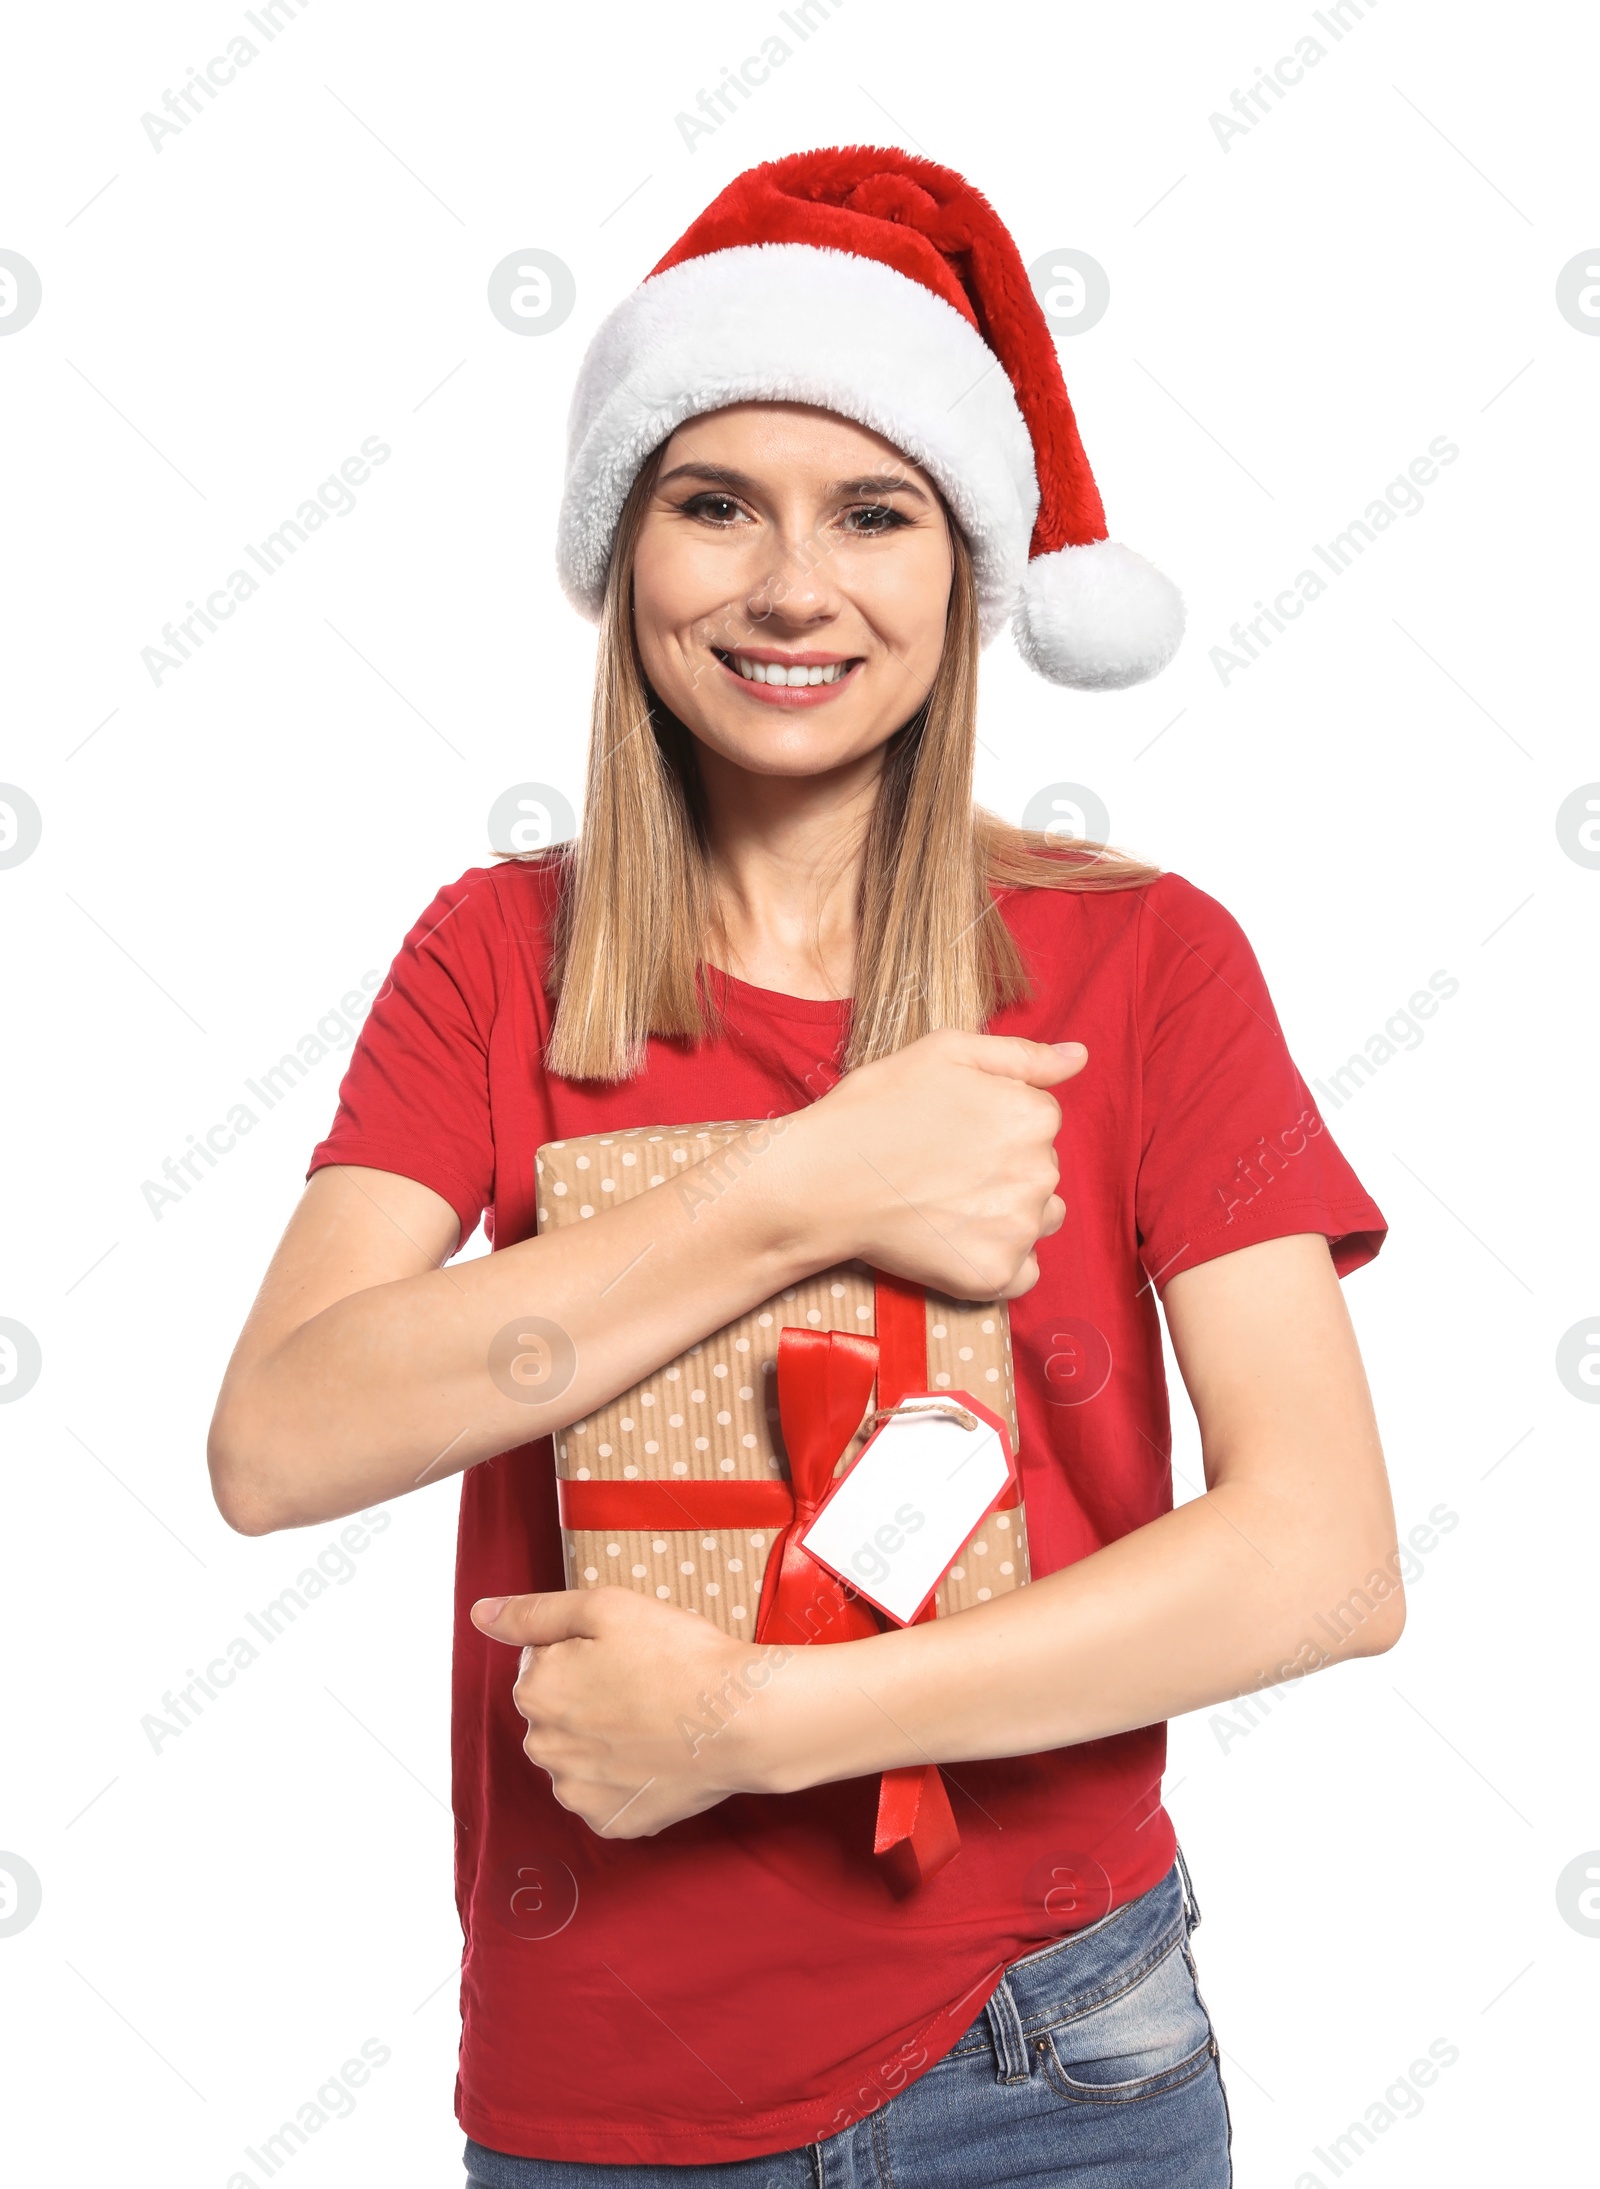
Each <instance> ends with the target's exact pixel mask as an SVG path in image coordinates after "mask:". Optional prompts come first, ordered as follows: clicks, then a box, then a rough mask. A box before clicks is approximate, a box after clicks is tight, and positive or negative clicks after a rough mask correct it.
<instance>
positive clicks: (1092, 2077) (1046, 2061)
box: [1035, 1939, 1216, 2105]
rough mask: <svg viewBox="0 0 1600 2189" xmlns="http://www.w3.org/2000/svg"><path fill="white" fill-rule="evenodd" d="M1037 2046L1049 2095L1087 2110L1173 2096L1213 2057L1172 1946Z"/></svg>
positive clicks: (1206, 2024) (1206, 2027)
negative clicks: (1135, 1979) (1143, 1971)
mask: <svg viewBox="0 0 1600 2189" xmlns="http://www.w3.org/2000/svg"><path fill="white" fill-rule="evenodd" d="M1035 2041H1036V2044H1037V2046H1038V2048H1039V2052H1040V2057H1041V2062H1042V2065H1043V2067H1044V2072H1045V2075H1046V2078H1047V2079H1048V2081H1049V2083H1050V2085H1051V2087H1052V2088H1053V2089H1054V2090H1055V2091H1056V2092H1057V2093H1058V2095H1059V2096H1061V2097H1063V2098H1072V2099H1075V2100H1077V2101H1078V2102H1079V2103H1082V2104H1090V2105H1127V2104H1131V2103H1133V2102H1134V2101H1136V2100H1138V2099H1142V2098H1152V2097H1156V2096H1158V2095H1159V2094H1160V2093H1161V2092H1162V2091H1164V2090H1176V2089H1178V2088H1180V2087H1181V2085H1183V2084H1184V2083H1187V2082H1190V2081H1192V2080H1193V2079H1194V2077H1195V2076H1196V2075H1199V2074H1201V2073H1202V2072H1203V2071H1204V2070H1205V2069H1206V2068H1207V2067H1208V2066H1209V2065H1210V2064H1211V2062H1212V2060H1213V2059H1214V2058H1215V2056H1216V2040H1215V2038H1214V2037H1213V2035H1212V2032H1211V2021H1210V2017H1209V2016H1208V2015H1207V2013H1206V2010H1205V2008H1204V2006H1203V2005H1202V2004H1201V2001H1200V1994H1199V1992H1198V1991H1197V1990H1196V1988H1195V1981H1194V1972H1193V1970H1192V1969H1191V1967H1190V1964H1189V1958H1188V1956H1187V1954H1186V1953H1185V1952H1184V1951H1183V1948H1182V1946H1181V1944H1180V1943H1179V1942H1178V1941H1177V1940H1176V1939H1175V1940H1174V1941H1173V1944H1172V1946H1171V1948H1170V1950H1169V1951H1168V1952H1167V1953H1166V1954H1164V1955H1163V1957H1162V1958H1161V1960H1159V1961H1158V1962H1157V1963H1156V1965H1155V1967H1154V1968H1153V1969H1151V1970H1150V1971H1149V1972H1148V1974H1146V1975H1144V1976H1142V1977H1141V1978H1140V1979H1139V1980H1138V1982H1137V1983H1135V1984H1132V1985H1130V1986H1129V1987H1128V1989H1127V1990H1126V1991H1122V1992H1119V1993H1118V1994H1117V1996H1116V1997H1115V1998H1114V1999H1108V2000H1106V2001H1105V2002H1104V2004H1102V2005H1099V2006H1095V2007H1092V2008H1090V2009H1089V2010H1088V2011H1087V2012H1086V2013H1083V2014H1079V2015H1075V2016H1073V2017H1071V2018H1070V2019H1068V2020H1066V2021H1063V2022H1060V2023H1057V2024H1056V2026H1055V2027H1054V2028H1051V2029H1048V2030H1046V2031H1044V2032H1043V2033H1042V2034H1041V2035H1040V2036H1039V2037H1038V2038H1037V2039H1036V2040H1035Z"/></svg>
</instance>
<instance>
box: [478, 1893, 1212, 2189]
mask: <svg viewBox="0 0 1600 2189" xmlns="http://www.w3.org/2000/svg"><path fill="white" fill-rule="evenodd" d="M1199 1920H1200V1913H1199V1910H1198V1908H1197V1907H1196V1906H1195V1904H1194V1895H1193V1892H1192V1890H1191V1889H1190V1888H1189V1885H1188V1882H1187V1872H1186V1871H1184V1870H1183V1866H1182V1857H1181V1856H1180V1857H1179V1859H1178V1862H1177V1863H1176V1864H1175V1865H1174V1866H1173V1868H1172V1869H1171V1870H1169V1871H1168V1873H1167V1875H1166V1876H1165V1877H1164V1878H1163V1879H1162V1880H1161V1883H1160V1884H1159V1885H1156V1886H1153V1887H1152V1888H1151V1890H1150V1891H1149V1892H1147V1893H1143V1894H1141V1895H1140V1897H1139V1898H1138V1899H1137V1900H1130V1901H1128V1902H1127V1903H1126V1904H1125V1905H1124V1906H1123V1907H1120V1908H1116V1909H1114V1910H1113V1911H1112V1913H1111V1914H1110V1915H1108V1916H1106V1917H1105V1918H1104V1920H1103V1921H1101V1922H1099V1923H1096V1924H1095V1925H1093V1926H1092V1928H1090V1929H1089V1930H1085V1931H1077V1932H1075V1933H1073V1935H1072V1936H1070V1937H1068V1938H1064V1939H1062V1940H1061V1941H1060V1943H1059V1944H1057V1945H1054V1946H1044V1947H1041V1948H1040V1950H1039V1951H1038V1952H1036V1953H1031V1954H1028V1955H1027V1956H1026V1957H1025V1958H1024V1959H1023V1960H1021V1961H1014V1962H1012V1964H1011V1966H1010V1967H1009V1968H1008V1969H1007V1971H1006V1973H1005V1976H1004V1977H1003V1978H1002V1980H1001V1982H1000V1985H999V1987H998V1988H997V1990H996V1991H995V1993H994V1995H993V1996H992V1998H991V1999H990V2001H989V2004H988V2005H987V2006H986V2007H985V2008H984V2009H983V2011H982V2012H981V2013H980V2014H979V2016H978V2018H977V2020H976V2021H975V2022H974V2023H973V2024H972V2026H971V2028H970V2029H969V2030H967V2032H966V2033H965V2035H964V2036H962V2037H961V2038H960V2039H959V2040H958V2041H957V2043H956V2044H955V2045H954V2047H953V2048H952V2049H951V2050H950V2051H949V2052H948V2053H946V2055H945V2057H944V2058H943V2059H942V2060H941V2061H940V2062H939V2063H938V2065H937V2066H936V2067H931V2068H929V2069H928V2071H927V2073H926V2074H925V2075H923V2076H921V2077H920V2078H919V2079H918V2080H917V2081H916V2082H914V2083H912V2084H911V2085H910V2086H909V2087H908V2088H907V2089H905V2090H903V2091H901V2092H900V2094H899V2095H898V2096H897V2097H894V2098H891V2099H889V2101H888V2102H887V2103H886V2104H885V2105H882V2106H880V2107H879V2108H878V2110H877V2111H876V2112H875V2113H869V2114H868V2115H867V2116H866V2118H865V2119H863V2120H860V2121H858V2122H856V2123H855V2125H854V2126H853V2127H850V2128H846V2129H843V2130H841V2131H840V2133H839V2134H838V2135H836V2136H830V2137H829V2138H828V2139H827V2140H826V2142H824V2143H814V2144H808V2145H806V2146H805V2147H804V2148H802V2149H801V2150H798V2151H776V2152H773V2153H772V2154H771V2155H770V2156H769V2157H764V2158H755V2159H735V2160H733V2161H731V2162H727V2163H721V2164H717V2165H704V2166H676V2165H674V2166H665V2165H646V2166H591V2165H587V2164H581V2163H578V2162H576V2161H568V2160H565V2159H519V2158H509V2157H506V2156H505V2155H503V2154H502V2153H500V2152H496V2151H487V2150H485V2149H484V2147H483V2146H482V2145H481V2144H477V2143H472V2142H470V2141H469V2142H468V2144H467V2151H466V2160H467V2170H468V2182H467V2189H908V2185H914V2189H973V2185H974V2184H975V2183H982V2184H984V2185H985V2189H1022V2185H1024V2184H1034V2183H1053V2182H1063V2183H1070V2182H1075V2181H1077V2180H1078V2179H1079V2178H1080V2176H1081V2177H1083V2178H1084V2179H1085V2180H1089V2179H1092V2180H1093V2181H1095V2182H1097V2183H1104V2184H1106V2185H1107V2189H1110V2185H1112V2184H1115V2189H1227V2184H1228V2183H1229V2182H1231V2181H1232V2179H1233V2172H1232V2166H1231V2162H1230V2158H1229V2127H1228V2106H1227V2099H1226V2098H1225V2096H1224V2095H1223V2089H1222V2077H1221V2074H1220V2072H1219V2070H1218V2061H1217V2042H1216V2039H1215V2037H1214V2036H1213V2035H1212V2031H1211V2021H1210V2017H1209V2016H1208V2015H1207V2013H1206V2009H1205V2006H1204V2004H1203V2002H1202V2000H1201V1998H1200V1993H1199V1990H1198V1988H1197V1987H1196V1983H1195V1972H1194V1958H1193V1955H1192V1953H1191V1951H1190V1945H1189V1936H1190V1933H1191V1932H1192V1931H1193V1929H1194V1927H1195V1925H1196V1923H1198V1921H1199Z"/></svg>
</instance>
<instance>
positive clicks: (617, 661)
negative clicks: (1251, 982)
mask: <svg viewBox="0 0 1600 2189" xmlns="http://www.w3.org/2000/svg"><path fill="white" fill-rule="evenodd" d="M664 446H665V444H663V447H664ZM661 454H662V450H661V449H658V450H657V451H656V452H655V454H654V455H653V456H651V457H650V458H649V459H648V460H647V461H646V463H645V464H644V466H643V468H642V469H641V471H640V473H639V476H638V477H637V478H636V479H635V481H634V484H633V488H632V491H631V492H630V494H629V496H628V499H627V502H626V504H625V505H624V508H623V511H622V515H621V518H620V520H619V522H618V526H617V536H616V541H615V544H614V546H613V549H612V554H611V562H610V567H609V569H608V571H607V574H606V590H605V599H604V603H603V605H602V608H601V615H600V639H599V649H598V658H597V662H596V668H595V687H594V708H593V715H592V719H591V726H590V739H589V759H588V772H587V785H586V789H585V795H584V816H583V828H582V833H581V835H580V836H579V838H578V841H577V843H576V844H567V845H562V846H560V847H558V848H557V849H556V850H555V851H553V852H551V851H546V852H541V853H537V854H534V855H533V856H534V857H535V858H536V859H539V860H541V861H545V862H551V861H553V862H555V863H557V864H558V866H559V868H560V874H559V884H560V900H559V910H558V913H557V919H556V932H555V942H554V949H553V951H552V954H551V960H550V968H549V973H548V976H547V980H548V986H549V990H550V993H551V995H552V996H553V997H555V998H556V1013H555V1023H554V1026H553V1028H552V1030H551V1036H550V1042H549V1046H548V1049H547V1051H546V1055H545V1063H546V1066H547V1068H548V1069H549V1070H550V1071H552V1072H554V1073H556V1074H557V1075H558V1076H560V1077H561V1078H564V1079H598V1080H619V1079H628V1078H631V1077H632V1076H633V1075H634V1074H635V1073H636V1072H639V1071H641V1070H642V1069H643V1067H644V1061H645V1044H646V1041H647V1040H648V1038H649V1037H650V1036H651V1035H655V1036H657V1037H661V1038H677V1039H681V1040H687V1041H691V1042H694V1041H700V1040H702V1039H704V1038H705V1037H706V1035H707V1034H708V1033H709V1032H711V1031H712V1028H713V1025H714V1022H715V1019H716V1015H717V1014H716V1006H715V1001H714V997H713V995H712V994H711V992H710V987H711V985H713V984H708V983H707V981H706V978H705V949H706V945H707V942H708V941H710V940H711V939H713V938H714V937H715V936H716V935H717V933H718V916H717V904H716V893H715V887H714V881H713V871H712V858H711V849H710V844H709V841H708V837H707V830H706V817H705V808H704V804H703V801H702V799H701V796H700V789H699V777H698V770H697V767H696V763H695V755H694V740H693V738H692V736H691V735H690V733H689V732H688V731H687V730H686V729H685V728H684V726H683V724H682V723H680V722H679V721H677V720H676V718H675V717H674V716H672V715H671V714H670V713H669V712H668V711H667V709H666V708H665V707H664V706H663V705H662V704H661V702H660V701H659V700H658V699H657V698H656V697H655V695H654V693H653V692H652V691H651V690H650V687H649V685H648V683H647V682H646V679H645V673H644V667H643V664H642V662H641V660H640V657H639V647H638V639H637V635H636V633H635V629H634V620H633V560H634V549H635V545H636V543H637V540H638V536H639V528H640V524H641V522H642V519H643V516H644V511H645V508H646V505H647V503H648V501H649V498H650V495H651V493H652V491H653V489H654V485H655V478H656V473H657V471H658V470H659V468H660V461H661ZM946 516H947V519H948V518H949V513H948V511H947V512H946ZM949 523H950V537H951V546H952V551H953V556H954V573H953V578H952V583H951V588H950V606H949V611H948V615H947V620H946V626H945V643H944V651H943V654H942V656H941V658H940V661H939V667H938V669H937V671H936V673H935V676H934V680H933V685H932V688H931V689H930V691H929V693H928V696H927V699H926V700H925V701H924V702H923V705H922V706H921V707H920V708H919V709H918V711H917V713H916V714H915V715H914V716H913V717H912V719H911V720H910V721H909V722H907V723H906V724H904V725H903V727H902V728H901V729H899V730H898V731H896V733H895V734H894V736H893V737H891V738H890V739H889V741H888V745H887V747H886V750H885V758H884V767H883V774H882V777H881V780H880V782H879V787H878V793H877V797H876V801H875V803H874V806H873V810H872V814H871V817H870V819H869V821H868V823H867V828H866V834H865V840H864V843H863V845H862V859H861V880H860V885H859V892H858V898H857V943H856V974H855V997H854V1002H853V1007H852V1010H851V1014H850V1031H849V1037H848V1041H847V1043H846V1046H845V1051H844V1054H843V1057H842V1058H841V1059H840V1068H841V1069H842V1070H846V1071H848V1070H850V1069H851V1068H852V1067H854V1066H856V1065H860V1064H867V1063H870V1062H871V1061H872V1060H873V1059H874V1058H876V1057H881V1056H887V1055H889V1054H890V1053H891V1052H892V1051H893V1050H896V1049H902V1048H904V1047H905V1046H906V1044H907V1043H908V1042H912V1041H915V1040H917V1039H918V1038H919V1036H921V1035H923V1034H927V1033H932V1032H933V1031H935V1030H936V1029H937V1028H940V1027H959V1028H963V1029H965V1030H967V1031H974V1032H975V1031H979V1030H981V1029H982V1027H983V1026H984V1025H985V1024H986V1023H987V1021H988V1020H989V1019H990V1018H991V1017H992V1016H993V1014H994V1013H995V1011H997V1010H998V1009H999V1008H1000V1007H1001V1005H1003V1004H1007V1003H1012V1002H1015V1001H1017V1000H1018V999H1020V998H1021V997H1023V996H1025V995H1027V994H1028V992H1029V985H1030V984H1029V981H1028V976H1027V971H1026V968H1025V966H1024V964H1023V960H1022V953H1021V951H1020V950H1019V949H1018V947H1017V943H1016V941H1015V938H1014V937H1013V936H1012V934H1011V931H1010V929H1009V928H1008V927H1007V925H1006V923H1005V920H1004V919H1003V917H1002V916H1001V912H1000V908H999V904H998V902H997V900H996V892H999V891H1006V890H1011V889H1069V890H1108V889H1137V888H1139V887H1141V886H1142V885H1143V884H1145V883H1147V882H1150V881H1153V880H1154V879H1155V877H1156V875H1157V873H1158V871H1159V869H1157V868H1155V867H1151V866H1146V865H1144V864H1143V863H1142V862H1141V861H1139V860H1137V859H1133V858H1129V857H1127V856H1126V855H1125V854H1123V853H1121V852H1118V851H1114V850H1112V849H1110V848H1109V847H1108V846H1106V845H1104V844H1096V843H1072V844H1068V845H1063V844H1060V843H1058V842H1056V841H1054V840H1053V839H1052V838H1050V837H1049V836H1047V835H1045V834H1043V833H1041V832H1038V831H1033V830H1027V829H1019V828H1013V827H1012V826H1011V825H1010V824H1009V823H1008V822H1006V821H1002V820H1001V819H999V817H998V816H997V815H995V814H992V813H988V812H986V811H985V810H984V809H983V808H982V807H980V806H975V805H974V804H973V801H972V767H973V749H974V745H975V743H976V734H977V701H978V608H977V593H976V590H975V587H974V584H973V575H972V558H971V555H970V553H969V551H968V548H967V543H966V541H965V539H964V538H963V537H962V534H961V531H960V528H959V527H958V526H957V525H956V523H955V522H954V520H953V519H949Z"/></svg>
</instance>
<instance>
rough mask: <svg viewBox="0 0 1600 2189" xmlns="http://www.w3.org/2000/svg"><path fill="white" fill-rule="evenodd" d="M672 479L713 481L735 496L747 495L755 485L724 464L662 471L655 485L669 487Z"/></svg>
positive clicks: (687, 465) (676, 467)
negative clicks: (729, 490)
mask: <svg viewBox="0 0 1600 2189" xmlns="http://www.w3.org/2000/svg"><path fill="white" fill-rule="evenodd" d="M674 479H715V480H716V482H717V484H718V486H726V487H732V489H733V490H734V492H735V493H736V494H748V493H750V492H751V491H752V490H753V489H754V487H755V484H756V482H755V480H754V479H752V478H750V477H749V475H748V474H747V473H745V472H743V471H733V470H730V469H729V467H728V466H727V465H726V464H704V463H688V464H675V465H674V466H673V468H672V469H671V470H670V471H664V472H663V473H662V474H661V476H660V478H659V479H658V480H657V481H656V485H657V486H670V485H671V484H672V482H673V480H674Z"/></svg>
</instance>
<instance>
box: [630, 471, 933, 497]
mask: <svg viewBox="0 0 1600 2189" xmlns="http://www.w3.org/2000/svg"><path fill="white" fill-rule="evenodd" d="M675 479H711V480H714V481H715V482H716V484H717V485H718V486H725V487H727V488H729V489H730V490H731V491H732V492H733V493H735V494H753V493H755V492H756V490H757V487H758V485H759V482H758V481H757V480H755V479H752V478H751V477H750V475H749V473H748V472H744V471H735V470H734V469H733V468H732V467H731V466H730V465H728V464H708V463H703V462H700V461H693V462H690V463H686V464H675V465H674V466H673V468H672V469H671V470H670V471H664V472H663V473H662V474H661V476H660V478H659V479H658V480H657V481H656V485H657V486H658V487H663V486H671V484H672V483H673V481H674V480H675ZM857 494H913V495H915V496H916V498H917V500H918V501H919V502H925V501H926V500H927V499H928V497H927V495H926V494H924V492H923V491H922V489H921V487H920V486H918V485H917V484H916V483H915V481H914V480H911V479H908V478H906V476H905V475H904V473H903V472H898V471H881V472H873V473H870V474H868V475H866V476H864V477H862V478H859V479H836V480H835V481H834V482H833V484H832V485H831V486H830V487H829V489H828V495H829V499H830V500H832V501H846V500H848V499H849V498H850V497H851V496H852V495H857Z"/></svg>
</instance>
